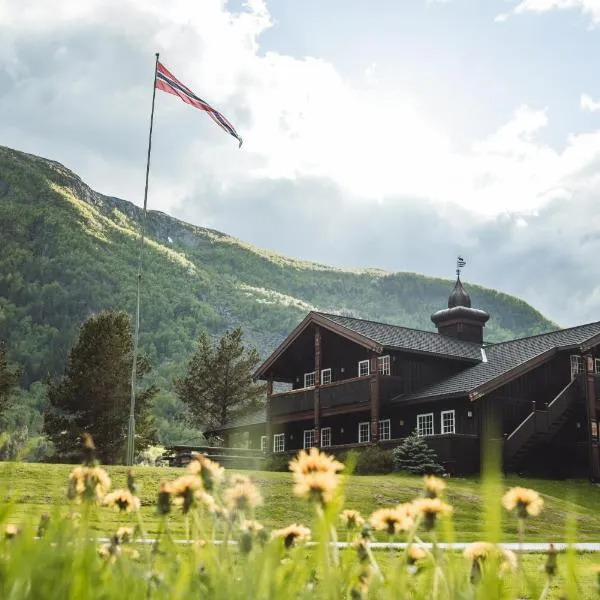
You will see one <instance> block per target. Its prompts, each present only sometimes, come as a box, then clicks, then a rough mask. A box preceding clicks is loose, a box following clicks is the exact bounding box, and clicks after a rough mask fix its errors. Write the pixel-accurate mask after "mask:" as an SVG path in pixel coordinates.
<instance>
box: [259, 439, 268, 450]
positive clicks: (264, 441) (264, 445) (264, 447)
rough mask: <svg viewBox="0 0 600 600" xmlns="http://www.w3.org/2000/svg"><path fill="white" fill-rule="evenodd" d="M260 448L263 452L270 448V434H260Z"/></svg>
mask: <svg viewBox="0 0 600 600" xmlns="http://www.w3.org/2000/svg"><path fill="white" fill-rule="evenodd" d="M260 449H261V451H262V452H266V451H267V450H268V449H269V436H268V435H261V436H260Z"/></svg>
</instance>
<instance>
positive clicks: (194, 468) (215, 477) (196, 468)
mask: <svg viewBox="0 0 600 600" xmlns="http://www.w3.org/2000/svg"><path fill="white" fill-rule="evenodd" d="M188 471H189V472H190V473H192V474H194V475H199V476H200V477H201V478H202V484H203V485H204V487H205V489H206V490H208V491H209V492H211V491H212V490H213V489H214V488H215V486H217V485H219V484H220V483H221V481H222V480H223V476H224V474H225V469H224V468H223V467H222V466H221V465H220V464H219V463H217V462H215V461H213V460H210V458H207V457H206V456H204V454H199V453H198V452H194V453H193V454H192V460H191V461H190V463H189V464H188Z"/></svg>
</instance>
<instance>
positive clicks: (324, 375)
mask: <svg viewBox="0 0 600 600" xmlns="http://www.w3.org/2000/svg"><path fill="white" fill-rule="evenodd" d="M328 383H331V369H322V370H321V385H327V384H328Z"/></svg>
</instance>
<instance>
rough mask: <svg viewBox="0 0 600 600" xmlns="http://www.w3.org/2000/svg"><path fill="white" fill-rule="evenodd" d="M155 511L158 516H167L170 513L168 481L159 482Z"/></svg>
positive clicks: (169, 486) (169, 487)
mask: <svg viewBox="0 0 600 600" xmlns="http://www.w3.org/2000/svg"><path fill="white" fill-rule="evenodd" d="M156 511H157V512H158V514H159V515H168V514H169V513H170V512H171V485H170V484H169V482H168V481H161V482H160V487H159V489H158V499H157V501H156Z"/></svg>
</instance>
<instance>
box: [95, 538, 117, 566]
mask: <svg viewBox="0 0 600 600" xmlns="http://www.w3.org/2000/svg"><path fill="white" fill-rule="evenodd" d="M98 554H99V555H100V556H101V557H102V558H104V559H105V560H106V561H107V562H110V563H114V562H115V561H116V560H117V557H118V556H119V555H120V554H121V548H120V547H119V546H117V545H116V544H111V543H108V542H107V543H105V544H102V545H101V546H100V548H98Z"/></svg>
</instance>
